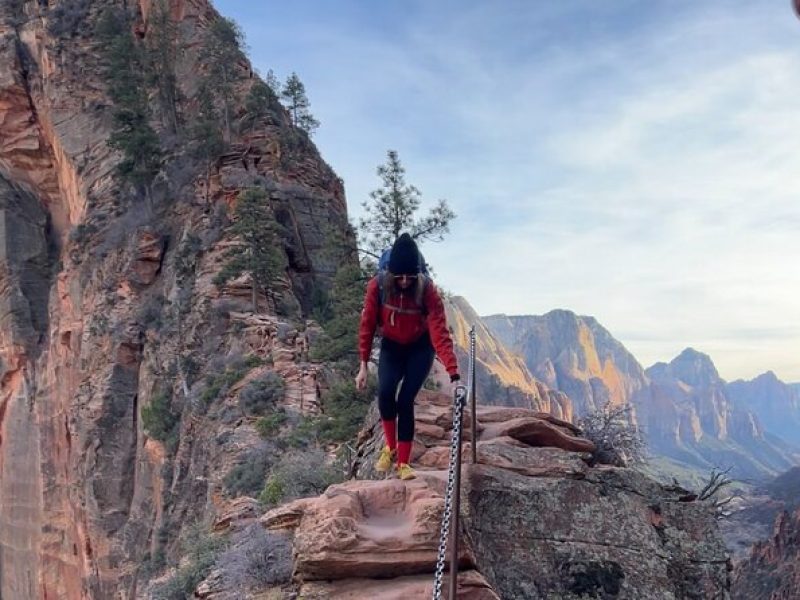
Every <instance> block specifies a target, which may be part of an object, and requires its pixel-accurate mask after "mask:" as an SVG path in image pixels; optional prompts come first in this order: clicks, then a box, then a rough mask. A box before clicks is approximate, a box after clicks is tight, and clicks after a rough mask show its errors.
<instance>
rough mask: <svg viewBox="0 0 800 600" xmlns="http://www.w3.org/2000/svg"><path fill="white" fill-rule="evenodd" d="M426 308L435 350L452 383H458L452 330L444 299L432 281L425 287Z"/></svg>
mask: <svg viewBox="0 0 800 600" xmlns="http://www.w3.org/2000/svg"><path fill="white" fill-rule="evenodd" d="M425 308H426V310H427V311H428V331H430V334H431V342H432V343H433V348H434V350H436V354H437V355H438V356H439V358H440V359H441V361H442V364H443V365H444V367H445V369H447V372H448V373H449V374H450V381H456V380H457V379H459V378H460V377H459V374H458V360H457V359H456V354H455V352H453V338H452V337H450V329H448V327H447V317H446V315H445V312H444V303H443V302H442V297H441V295H439V290H438V289H436V286H435V285H434V283H433V282H432V281H429V282H428V283H427V285H426V286H425Z"/></svg>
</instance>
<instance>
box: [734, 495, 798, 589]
mask: <svg viewBox="0 0 800 600" xmlns="http://www.w3.org/2000/svg"><path fill="white" fill-rule="evenodd" d="M798 590H800V509H798V510H796V511H795V512H794V513H789V512H786V511H784V512H781V513H780V514H779V515H778V517H777V518H776V519H775V525H774V526H773V531H772V536H771V537H770V539H767V540H764V541H761V542H758V543H756V544H754V545H753V547H752V548H751V550H750V555H749V556H748V557H747V558H746V559H745V560H743V561H742V562H740V563H739V564H737V565H736V568H735V570H734V572H733V585H732V586H731V592H732V593H731V597H732V598H733V599H734V600H751V599H756V598H764V599H765V600H788V599H790V598H796V597H797V592H798Z"/></svg>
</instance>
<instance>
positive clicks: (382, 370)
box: [378, 333, 435, 442]
mask: <svg viewBox="0 0 800 600" xmlns="http://www.w3.org/2000/svg"><path fill="white" fill-rule="evenodd" d="M434 355H435V352H434V350H433V345H431V338H430V336H429V335H428V334H427V333H426V334H425V335H423V336H422V337H421V338H420V339H418V340H417V341H415V342H411V343H410V344H399V343H397V342H393V341H392V340H388V339H386V338H383V340H382V341H381V354H380V359H379V361H378V409H380V413H381V419H383V420H384V421H393V420H394V419H395V418H396V419H397V439H398V441H400V442H411V441H413V440H414V398H416V396H417V392H419V390H420V388H421V387H422V384H423V383H425V378H426V377H427V376H428V373H429V372H430V370H431V366H432V365H433V357H434ZM401 380H402V384H401V383H400V381H401ZM398 385H400V391H399V392H398V390H397V386H398Z"/></svg>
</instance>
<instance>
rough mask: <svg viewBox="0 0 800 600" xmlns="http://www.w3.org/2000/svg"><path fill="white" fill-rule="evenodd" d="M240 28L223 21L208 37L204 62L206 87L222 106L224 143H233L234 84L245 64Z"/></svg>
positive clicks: (217, 24)
mask: <svg viewBox="0 0 800 600" xmlns="http://www.w3.org/2000/svg"><path fill="white" fill-rule="evenodd" d="M243 38H244V36H243V34H242V31H241V29H239V26H238V25H237V24H236V23H235V22H234V21H231V20H230V19H226V18H224V17H219V18H218V19H217V20H216V21H214V22H213V23H212V24H211V27H210V28H209V30H208V33H207V34H206V37H205V40H204V43H203V47H202V49H201V51H200V59H201V61H202V63H204V64H205V65H206V66H207V69H208V70H207V72H206V75H205V78H204V83H205V84H206V85H207V87H208V89H209V90H210V92H211V93H212V94H213V97H214V99H215V100H216V101H217V102H218V103H219V104H220V105H221V106H222V122H223V124H224V127H225V129H224V139H225V141H226V142H228V141H230V139H231V118H232V115H233V102H234V84H235V83H236V80H237V78H238V72H237V69H236V67H237V65H238V64H239V63H240V62H241V60H242V50H241V45H242V40H243Z"/></svg>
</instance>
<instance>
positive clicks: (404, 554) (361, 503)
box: [262, 478, 474, 581]
mask: <svg viewBox="0 0 800 600" xmlns="http://www.w3.org/2000/svg"><path fill="white" fill-rule="evenodd" d="M442 505H443V499H442V496H441V494H440V493H438V492H437V491H435V490H433V489H431V487H430V486H429V485H428V484H427V482H426V481H425V480H424V479H422V478H420V479H416V480H412V481H408V482H403V481H400V480H397V479H388V480H384V481H351V482H347V483H344V484H341V485H335V486H331V487H330V488H328V490H327V491H326V492H325V493H324V494H323V495H322V496H320V497H319V498H317V499H314V500H304V501H300V502H295V503H293V504H292V505H290V507H289V508H285V509H276V510H274V511H271V512H269V513H267V514H266V515H265V516H264V517H263V519H262V523H263V524H264V525H265V527H268V528H273V529H274V528H276V527H286V526H287V525H288V526H294V527H295V538H294V551H295V556H296V560H295V576H296V577H298V578H300V579H302V580H304V581H309V580H316V579H347V578H351V577H381V578H385V577H397V576H400V575H410V574H415V573H430V572H432V571H433V568H434V566H435V564H436V551H437V548H438V542H439V526H440V523H441V511H442ZM460 560H461V565H462V567H468V566H472V565H473V564H474V563H473V561H472V558H471V556H470V554H469V550H468V548H467V547H466V546H463V547H462V552H461V559H460Z"/></svg>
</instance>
